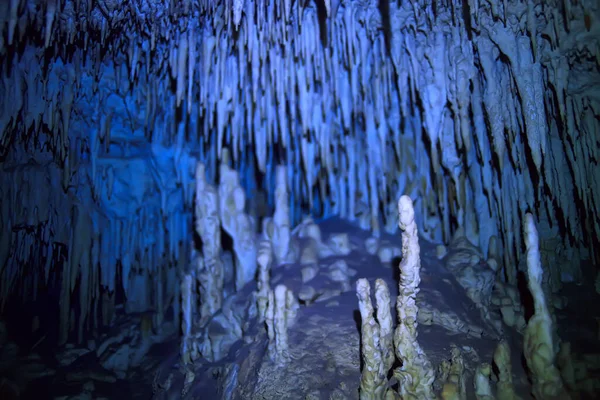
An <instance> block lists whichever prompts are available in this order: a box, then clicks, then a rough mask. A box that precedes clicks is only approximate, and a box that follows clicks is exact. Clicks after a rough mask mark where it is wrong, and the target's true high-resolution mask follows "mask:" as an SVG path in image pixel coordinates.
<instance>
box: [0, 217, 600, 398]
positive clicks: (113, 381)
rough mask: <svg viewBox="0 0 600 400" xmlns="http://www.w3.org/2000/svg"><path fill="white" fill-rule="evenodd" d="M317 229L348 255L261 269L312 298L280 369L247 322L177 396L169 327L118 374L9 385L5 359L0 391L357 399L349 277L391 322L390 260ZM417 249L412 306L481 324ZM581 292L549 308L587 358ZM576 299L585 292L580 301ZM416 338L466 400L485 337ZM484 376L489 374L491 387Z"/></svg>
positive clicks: (69, 375) (515, 357)
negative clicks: (344, 268) (379, 287)
mask: <svg viewBox="0 0 600 400" xmlns="http://www.w3.org/2000/svg"><path fill="white" fill-rule="evenodd" d="M319 225H320V228H321V232H322V234H323V238H326V237H327V236H328V235H330V234H332V233H339V232H348V233H349V235H350V241H351V244H352V252H351V253H350V254H349V255H347V256H331V257H327V258H324V259H320V260H319V274H318V275H317V276H316V277H315V278H313V279H312V280H311V281H309V282H307V283H303V282H302V274H301V269H302V267H301V266H300V265H299V264H287V265H283V266H280V267H277V268H274V269H273V270H272V271H271V286H272V287H274V286H275V285H277V284H279V283H283V284H285V285H286V286H287V287H288V288H289V289H291V290H293V292H294V293H295V294H298V293H299V291H300V290H301V289H302V288H303V287H304V286H306V285H310V286H313V288H314V289H315V291H316V293H318V296H316V297H314V298H313V301H312V302H310V304H308V305H307V304H305V303H303V302H301V303H300V304H301V305H300V308H299V310H298V314H297V317H296V319H295V322H294V324H293V325H292V326H291V327H290V328H289V346H290V355H291V361H290V362H289V363H288V364H287V365H286V367H279V366H277V365H276V364H275V363H273V362H272V361H271V359H270V357H269V355H268V351H267V337H266V333H265V329H264V328H263V327H262V325H261V326H258V325H257V324H252V325H251V327H250V328H249V329H248V330H247V332H246V333H245V335H244V339H243V340H240V341H238V342H237V343H236V344H235V345H234V346H233V347H232V348H231V349H230V350H229V353H228V356H227V357H225V358H224V359H223V360H221V361H219V362H215V363H208V362H202V360H203V359H202V358H201V359H199V360H198V361H197V362H196V363H195V364H194V365H193V367H192V370H193V372H194V374H195V380H194V383H193V384H192V385H191V387H190V388H189V391H188V392H187V393H186V394H185V396H183V397H182V396H181V393H182V388H183V386H184V384H183V381H184V374H183V372H184V368H182V366H181V365H180V363H179V342H178V335H177V334H176V333H174V332H175V329H174V328H173V327H171V328H170V329H168V328H165V330H166V331H169V330H170V331H171V333H168V332H167V333H165V334H164V335H163V336H161V337H160V338H158V337H155V338H154V341H155V342H160V343H154V344H153V345H151V346H150V345H148V344H147V346H148V347H149V351H147V352H146V353H144V354H145V355H144V356H143V359H141V362H138V363H136V364H137V366H135V367H131V368H129V369H128V370H127V371H126V374H125V376H120V377H117V376H115V374H113V373H112V372H111V371H109V370H107V369H105V368H103V367H101V366H100V364H99V362H98V359H97V357H96V356H95V352H90V351H87V352H86V351H85V350H84V349H81V356H79V357H73V361H72V362H71V363H70V364H69V365H66V366H64V367H58V366H57V365H51V364H49V363H48V361H47V360H46V359H43V358H40V357H36V356H35V355H34V356H32V355H29V356H28V357H27V358H26V359H27V360H29V361H28V363H25V362H20V364H22V365H29V366H31V364H32V363H33V364H35V365H36V366H37V367H36V368H37V369H43V368H44V366H46V368H48V369H52V370H54V371H55V373H52V374H48V376H39V375H40V374H39V373H38V375H36V379H31V378H22V379H21V378H19V376H18V375H19V373H18V372H16V370H15V367H14V365H17V361H15V362H14V363H13V370H12V371H11V372H8V373H7V372H6V369H5V370H4V371H3V370H2V369H0V377H7V379H5V380H3V381H2V382H3V383H2V384H0V389H2V390H4V389H6V388H8V385H9V383H10V384H14V385H16V386H17V387H22V389H21V397H19V398H36V399H39V398H61V399H88V398H89V399H92V398H96V399H101V398H106V399H121V398H123V399H125V398H127V399H148V398H155V399H174V398H190V399H192V398H193V399H217V398H247V399H256V400H260V399H358V385H359V381H360V363H361V360H360V314H359V312H358V300H357V297H356V293H355V290H354V288H355V282H356V280H357V279H358V278H367V279H368V280H369V282H370V283H371V285H372V286H373V282H374V280H375V279H376V278H382V279H384V280H385V281H386V282H387V284H388V286H389V288H390V292H391V296H392V305H393V310H392V315H393V316H395V314H396V312H395V299H396V296H397V292H398V284H397V282H398V281H397V274H398V272H397V267H396V265H397V260H394V261H393V262H392V263H388V264H384V263H382V262H381V261H380V260H379V258H378V257H377V256H376V255H370V254H369V253H367V251H366V250H365V246H364V243H365V240H366V239H367V238H368V237H369V234H368V233H367V232H364V231H362V230H360V229H359V228H357V227H355V226H354V225H352V224H350V223H348V222H345V221H341V220H339V219H330V220H326V221H321V222H320V223H319ZM381 242H382V243H388V244H390V245H393V246H397V247H401V238H400V234H398V235H395V236H391V235H386V234H382V237H381ZM420 243H421V263H422V269H421V278H422V280H421V285H420V288H421V292H420V294H419V299H424V301H427V302H428V303H429V304H430V305H433V306H434V307H436V308H438V309H440V310H444V309H451V310H452V311H453V312H454V313H456V314H457V315H458V316H459V317H460V318H461V319H463V320H467V321H470V323H473V324H475V325H478V324H481V325H484V323H483V322H482V321H481V318H480V314H479V312H478V311H477V310H476V309H475V307H474V305H473V303H472V302H471V301H470V300H469V299H468V298H467V296H466V295H465V292H464V289H462V287H461V286H460V285H459V284H458V282H457V280H456V279H455V278H454V276H453V275H452V274H451V273H450V272H449V271H448V270H447V269H446V267H445V266H444V263H443V261H440V260H438V258H437V257H436V248H435V245H433V244H430V243H428V242H426V241H424V240H421V241H420ZM339 259H343V260H344V261H345V262H346V263H347V265H348V266H349V267H350V268H351V269H353V270H355V271H356V274H354V275H353V276H352V277H351V278H350V286H349V287H350V290H348V286H347V287H346V289H345V291H344V290H342V289H340V287H339V283H338V282H334V281H332V280H330V279H328V278H327V276H326V271H327V268H328V267H329V266H330V265H331V264H332V263H334V262H335V261H337V260H339ZM588 282H589V281H588ZM255 286H256V285H255V284H254V283H251V284H249V285H247V287H246V288H245V289H244V292H248V293H250V292H251V291H253V290H254V289H255ZM587 286H588V285H584V286H575V285H567V286H565V289H564V293H563V294H564V295H567V296H568V297H570V298H573V299H574V300H573V301H572V302H571V303H569V305H568V306H567V307H566V308H565V309H563V310H559V311H557V319H558V324H559V334H560V335H561V336H564V338H566V339H567V340H569V341H571V342H572V343H573V350H574V352H575V353H577V352H585V353H586V354H589V353H592V352H596V353H597V352H598V351H599V350H600V349H599V348H598V347H599V346H598V340H597V339H598V338H597V326H596V321H595V320H594V318H598V317H600V312H599V311H598V310H597V308H594V307H586V306H585V305H586V304H590V303H589V302H590V300H591V299H593V297H592V294H594V291H593V287H591V286H590V288H588V287H587ZM588 289H589V290H588ZM373 291H374V289H372V292H373ZM582 292H583V293H588V292H589V293H591V294H590V295H589V296H587V295H581V293H582ZM591 304H594V303H591ZM139 326H140V324H139V322H133V323H132V322H131V321H128V322H127V323H126V324H124V326H123V329H139ZM582 328H583V329H582ZM504 330H505V332H504V337H505V338H506V339H507V340H508V341H509V343H510V344H511V349H512V362H513V380H514V384H515V388H516V390H517V392H518V393H519V394H520V395H521V396H522V397H523V398H524V399H526V398H530V395H529V394H528V392H529V384H528V378H527V374H526V372H525V368H524V363H523V360H522V356H521V354H522V350H521V349H522V339H521V336H520V335H518V334H517V333H514V332H513V331H512V330H511V329H509V328H506V327H505V329H504ZM418 332H419V342H420V344H421V346H422V347H423V348H424V350H425V352H426V353H427V355H428V356H429V358H430V360H431V362H432V364H433V365H434V368H435V367H437V366H438V365H439V364H440V363H441V362H442V360H449V359H450V351H451V348H452V347H453V346H457V347H459V348H460V349H461V351H462V355H463V358H464V362H465V366H466V375H465V377H466V385H467V392H468V393H469V395H468V398H469V399H474V398H475V396H474V394H473V379H472V378H473V371H474V369H475V367H476V366H477V365H479V364H480V363H482V362H489V363H491V362H492V355H493V351H494V349H495V346H496V344H497V343H498V338H497V337H494V335H487V334H486V332H487V331H486V330H485V329H484V334H483V335H482V336H481V337H473V336H472V335H467V334H464V333H458V334H457V333H454V332H450V331H448V330H447V329H445V328H442V327H440V326H437V325H429V326H426V325H423V324H420V325H419V328H418ZM138 346H139V344H138ZM7 347H8V346H6V345H5V346H3V347H0V350H2V357H3V358H2V360H3V362H2V363H1V364H0V365H2V366H4V367H5V368H6V365H10V364H8V363H7V362H4V361H5V357H6V348H7ZM76 351H77V348H73V349H71V350H70V352H71V353H73V352H76ZM115 351H118V350H115ZM20 360H21V361H23V360H24V358H23V357H21V358H20ZM31 360H35V362H32V361H31ZM29 368H30V369H31V367H29ZM26 374H27V371H26V370H24V371H23V376H25V375H26ZM42 375H43V374H42ZM494 379H495V378H494V376H493V377H492V381H493V380H494ZM90 382H93V389H91V388H90ZM86 384H87V389H86ZM436 385H437V383H436ZM23 386H25V387H24V388H23ZM492 386H493V384H492ZM90 389H91V390H90ZM2 390H0V398H2V399H10V398H11V397H7V396H3V392H2ZM7 390H8V389H7ZM6 393H10V392H9V391H7V392H6ZM42 393H43V395H42V396H41V397H40V394H42Z"/></svg>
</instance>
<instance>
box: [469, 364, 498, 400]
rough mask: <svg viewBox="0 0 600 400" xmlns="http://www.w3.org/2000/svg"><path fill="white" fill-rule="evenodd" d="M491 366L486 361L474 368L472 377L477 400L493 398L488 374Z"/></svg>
mask: <svg viewBox="0 0 600 400" xmlns="http://www.w3.org/2000/svg"><path fill="white" fill-rule="evenodd" d="M491 374H492V366H491V365H490V364H488V363H483V364H479V365H478V366H477V368H476V369H475V377H474V378H473V387H474V388H475V397H476V398H477V400H494V399H495V397H494V394H493V392H492V387H491V386H490V375H491Z"/></svg>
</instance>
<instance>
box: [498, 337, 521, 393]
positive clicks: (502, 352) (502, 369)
mask: <svg viewBox="0 0 600 400" xmlns="http://www.w3.org/2000/svg"><path fill="white" fill-rule="evenodd" d="M510 359H511V357H510V347H509V345H508V342H506V341H505V340H503V341H501V342H500V343H498V345H497V346H496V350H495V351H494V364H495V365H496V368H497V371H498V372H497V373H498V383H497V384H496V391H497V395H498V400H520V397H519V396H517V395H516V394H515V388H514V386H513V375H512V364H511V361H510Z"/></svg>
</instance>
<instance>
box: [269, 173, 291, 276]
mask: <svg viewBox="0 0 600 400" xmlns="http://www.w3.org/2000/svg"><path fill="white" fill-rule="evenodd" d="M286 182H287V180H286V169H285V167H284V166H282V165H280V166H278V167H277V170H276V183H275V215H274V216H273V254H274V255H275V261H276V263H277V264H283V263H286V262H291V261H292V258H291V257H292V256H293V254H292V253H291V247H292V245H291V227H290V208H289V204H288V191H287V183H286Z"/></svg>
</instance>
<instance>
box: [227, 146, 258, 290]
mask: <svg viewBox="0 0 600 400" xmlns="http://www.w3.org/2000/svg"><path fill="white" fill-rule="evenodd" d="M228 154H229V152H224V158H223V161H222V162H221V165H220V167H219V170H220V175H221V176H220V183H219V201H220V203H219V205H220V207H219V212H220V216H221V224H222V227H223V229H224V230H225V232H227V233H228V234H229V236H231V238H232V239H233V250H234V253H235V257H236V271H235V275H236V276H235V287H236V290H240V289H241V288H242V287H243V286H244V285H245V284H246V283H248V282H250V281H251V280H252V279H254V275H255V273H256V245H255V243H254V239H255V238H254V231H253V225H252V222H251V220H250V217H249V216H248V215H247V214H246V212H245V207H246V195H245V193H244V190H243V189H242V188H241V186H240V183H239V175H238V173H237V171H235V170H234V169H232V168H230V167H229V166H228V165H227V159H228V157H229V156H228Z"/></svg>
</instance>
